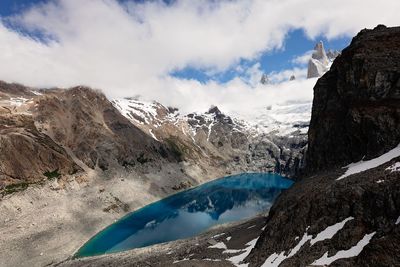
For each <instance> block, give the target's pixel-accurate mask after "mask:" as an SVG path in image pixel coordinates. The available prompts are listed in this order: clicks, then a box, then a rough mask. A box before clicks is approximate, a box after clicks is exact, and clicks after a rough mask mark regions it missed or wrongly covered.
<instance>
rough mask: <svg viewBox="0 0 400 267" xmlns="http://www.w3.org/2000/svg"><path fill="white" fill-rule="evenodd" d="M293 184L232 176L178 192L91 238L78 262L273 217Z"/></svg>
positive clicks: (255, 176)
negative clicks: (270, 211)
mask: <svg viewBox="0 0 400 267" xmlns="http://www.w3.org/2000/svg"><path fill="white" fill-rule="evenodd" d="M292 183H293V182H292V181H291V180H289V179H286V178H284V177H282V176H280V175H277V174H272V173H246V174H239V175H233V176H228V177H224V178H220V179H217V180H213V181H211V182H208V183H205V184H202V185H199V186H197V187H195V188H192V189H188V190H186V191H182V192H179V193H177V194H174V195H171V196H169V197H167V198H164V199H162V200H159V201H157V202H154V203H152V204H149V205H147V206H145V207H143V208H141V209H139V210H137V211H134V212H132V213H130V214H127V215H126V216H124V217H123V218H121V219H120V220H118V221H117V222H115V223H113V224H111V225H110V226H108V227H107V228H105V229H104V230H102V231H101V232H99V233H98V234H97V235H95V236H94V237H93V238H91V239H90V240H89V241H88V242H87V243H86V244H85V245H84V246H83V247H81V248H80V249H79V250H78V252H77V253H76V254H75V257H87V256H95V255H101V254H106V253H114V252H121V251H125V250H129V249H133V248H140V247H145V246H150V245H154V244H158V243H163V242H168V241H172V240H177V239H182V238H188V237H192V236H195V235H197V234H200V233H202V232H204V231H206V230H207V229H209V228H210V227H212V226H214V225H218V224H223V223H227V222H233V221H239V220H243V219H246V218H251V217H253V216H255V215H257V214H259V213H261V212H265V211H268V209H269V208H270V207H271V206H272V204H273V202H274V200H275V199H276V197H277V196H278V195H279V194H280V193H281V192H282V190H284V189H287V188H289V187H290V186H291V185H292Z"/></svg>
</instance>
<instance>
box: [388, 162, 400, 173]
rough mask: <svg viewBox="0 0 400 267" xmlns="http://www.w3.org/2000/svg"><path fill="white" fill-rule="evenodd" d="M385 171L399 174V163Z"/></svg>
mask: <svg viewBox="0 0 400 267" xmlns="http://www.w3.org/2000/svg"><path fill="white" fill-rule="evenodd" d="M386 170H388V171H390V172H399V171H400V162H396V163H395V164H393V165H392V166H390V167H388V168H386Z"/></svg>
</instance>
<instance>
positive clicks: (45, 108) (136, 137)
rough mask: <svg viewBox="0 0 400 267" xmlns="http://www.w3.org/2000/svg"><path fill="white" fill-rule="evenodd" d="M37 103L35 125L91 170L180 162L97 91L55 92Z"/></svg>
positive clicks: (70, 90)
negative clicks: (113, 166) (66, 148)
mask: <svg viewBox="0 0 400 267" xmlns="http://www.w3.org/2000/svg"><path fill="white" fill-rule="evenodd" d="M37 104H38V106H37V108H36V109H35V110H34V112H33V113H34V115H35V120H36V121H37V124H38V125H39V126H40V127H41V128H42V129H43V131H45V132H46V133H47V134H48V135H49V136H51V137H52V138H53V139H54V140H55V141H56V142H57V143H60V144H62V145H63V146H65V147H68V148H69V149H71V151H72V152H73V153H74V154H75V155H76V156H77V157H78V158H79V159H80V160H82V161H83V162H84V163H85V164H86V165H87V166H89V167H90V168H95V167H99V168H101V169H102V170H107V169H109V168H110V166H111V165H112V164H118V165H121V166H135V165H139V166H140V165H142V164H143V163H145V162H153V161H157V162H158V164H161V163H162V162H163V160H165V161H175V162H177V161H178V160H179V158H177V157H176V155H175V154H174V153H173V152H171V149H169V147H168V146H166V145H163V144H160V143H159V142H157V141H156V140H154V139H153V138H151V137H149V136H148V135H146V134H145V133H143V132H142V131H141V130H140V129H139V128H137V127H135V126H134V125H132V123H130V122H129V121H128V120H127V119H126V118H125V117H123V116H121V114H120V113H119V112H118V110H117V109H115V107H114V106H113V105H112V104H111V103H110V102H109V101H108V100H107V98H106V97H105V96H104V95H103V94H102V93H100V92H97V91H94V90H92V89H89V88H85V87H76V88H72V89H69V90H57V91H54V92H52V93H48V94H46V96H45V97H42V98H40V99H39V100H38V101H37Z"/></svg>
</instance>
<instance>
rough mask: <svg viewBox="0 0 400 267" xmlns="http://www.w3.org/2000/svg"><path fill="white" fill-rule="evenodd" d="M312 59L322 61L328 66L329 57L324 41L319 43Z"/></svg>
mask: <svg viewBox="0 0 400 267" xmlns="http://www.w3.org/2000/svg"><path fill="white" fill-rule="evenodd" d="M311 58H313V59H316V60H318V61H320V62H321V63H322V64H324V65H327V64H328V57H327V55H326V52H325V48H324V43H323V42H322V41H319V42H318V43H317V44H316V45H315V47H314V52H313V53H312V55H311Z"/></svg>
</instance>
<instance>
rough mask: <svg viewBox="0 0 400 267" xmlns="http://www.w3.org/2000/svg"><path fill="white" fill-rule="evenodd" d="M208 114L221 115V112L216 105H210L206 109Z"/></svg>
mask: <svg viewBox="0 0 400 267" xmlns="http://www.w3.org/2000/svg"><path fill="white" fill-rule="evenodd" d="M207 113H208V114H215V115H221V114H222V112H221V111H220V110H219V108H218V107H217V106H211V107H210V109H209V110H208V111H207Z"/></svg>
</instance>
